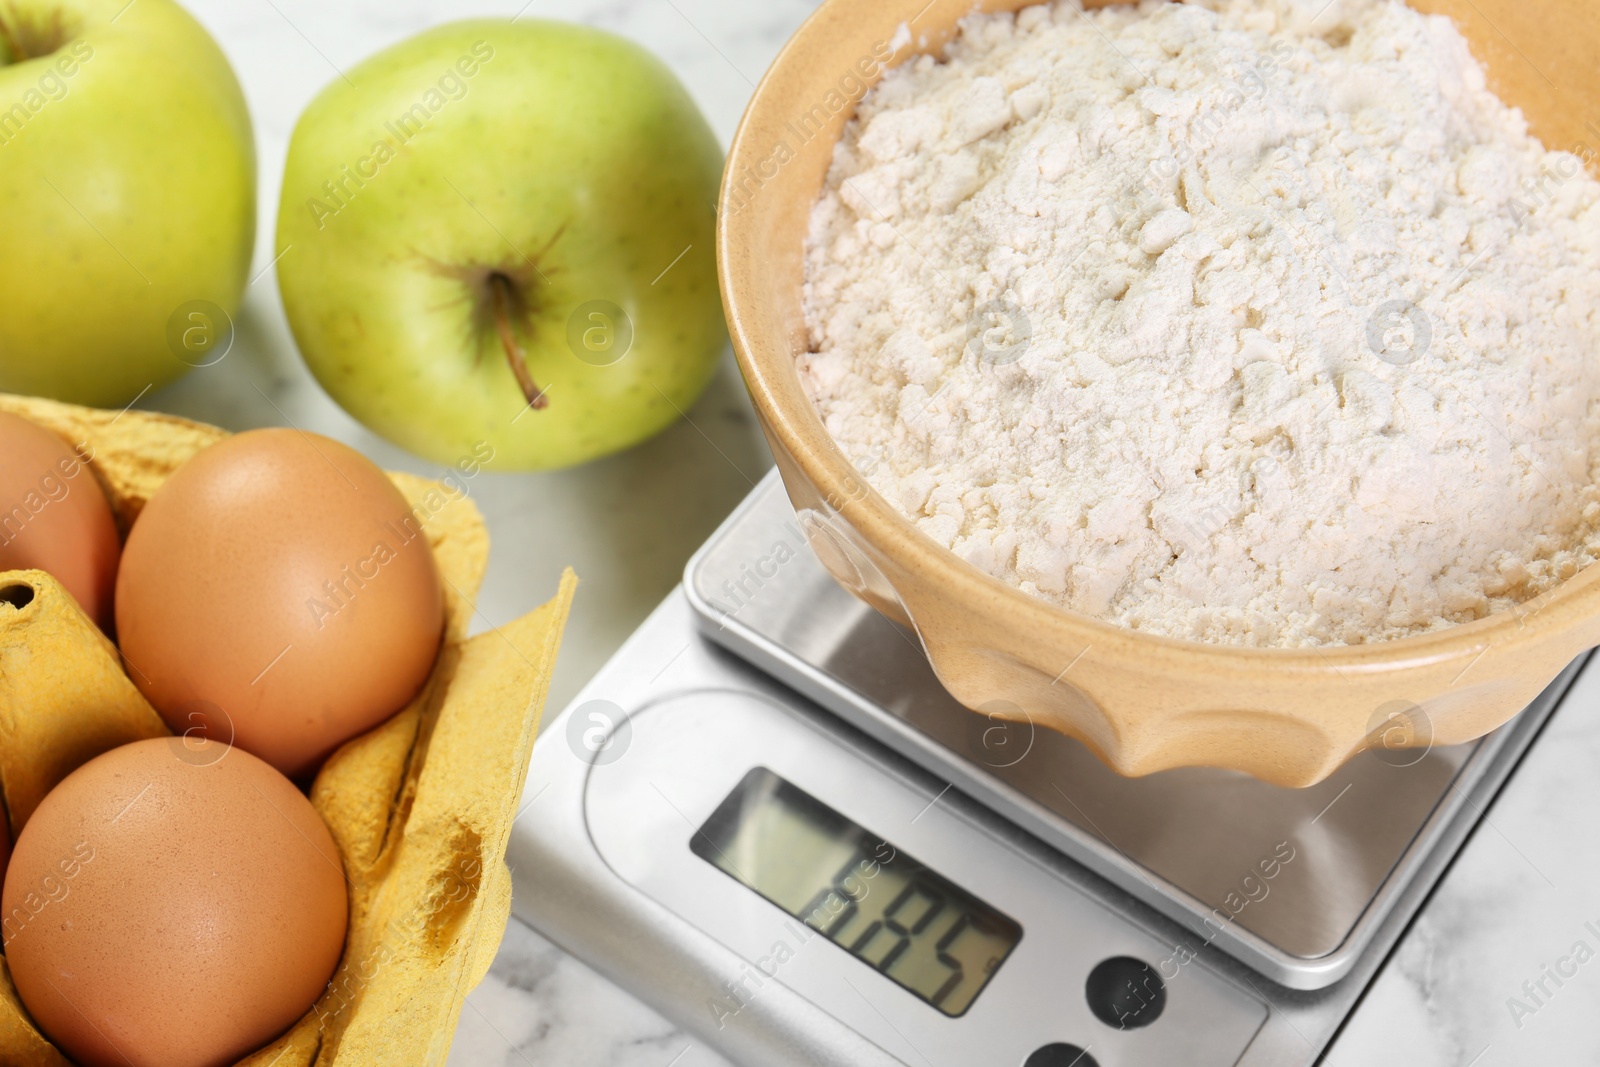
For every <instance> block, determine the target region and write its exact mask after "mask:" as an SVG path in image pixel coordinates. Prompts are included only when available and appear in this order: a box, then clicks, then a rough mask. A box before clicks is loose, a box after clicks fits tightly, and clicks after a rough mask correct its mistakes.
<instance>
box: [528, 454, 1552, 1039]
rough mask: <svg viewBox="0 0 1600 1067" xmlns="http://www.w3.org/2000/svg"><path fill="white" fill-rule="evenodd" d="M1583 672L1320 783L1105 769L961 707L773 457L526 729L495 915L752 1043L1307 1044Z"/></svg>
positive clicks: (1331, 1026) (1382, 954) (1358, 986)
mask: <svg viewBox="0 0 1600 1067" xmlns="http://www.w3.org/2000/svg"><path fill="white" fill-rule="evenodd" d="M1581 666H1582V663H1581V661H1580V662H1579V663H1574V664H1573V665H1572V666H1571V667H1569V668H1568V669H1567V671H1566V672H1564V673H1563V674H1562V676H1561V677H1560V678H1558V679H1557V680H1556V682H1555V683H1553V684H1552V685H1551V686H1550V688H1549V689H1548V690H1546V692H1545V693H1543V694H1542V695H1541V696H1540V697H1539V699H1538V700H1536V701H1535V702H1534V703H1533V704H1532V705H1531V706H1530V707H1529V708H1528V709H1527V710H1526V711H1525V712H1523V713H1522V714H1521V715H1520V716H1519V717H1518V718H1517V719H1516V720H1514V721H1513V722H1512V723H1510V724H1508V725H1507V726H1505V727H1503V728H1502V729H1500V730H1499V731H1497V732H1496V733H1494V734H1492V735H1490V736H1489V737H1487V738H1485V739H1483V740H1481V741H1479V742H1476V743H1474V744H1471V745H1462V746H1456V747H1451V748H1435V749H1432V750H1426V749H1397V750H1392V751H1381V752H1378V751H1375V752H1369V753H1365V754H1363V755H1362V756H1360V757H1357V758H1356V759H1354V760H1352V761H1351V762H1349V763H1348V764H1347V765H1346V766H1344V767H1343V768H1342V769H1340V770H1339V771H1338V772H1337V773H1335V774H1334V775H1333V776H1332V777H1331V778H1329V779H1328V780H1327V781H1325V782H1323V783H1322V784H1320V785H1318V786H1315V787H1313V788H1310V789H1304V790H1295V789H1283V788H1278V787H1275V786H1270V785H1266V784H1263V783H1261V782H1259V781H1257V780H1255V779H1253V778H1250V777H1248V776H1245V775H1242V774H1238V773H1234V772H1229V771H1218V770H1203V769H1184V770H1174V771H1167V772H1164V773H1161V774H1156V775H1152V776H1149V777H1146V778H1141V779H1127V778H1122V777H1120V776H1118V775H1117V774H1116V773H1114V772H1113V771H1111V770H1109V769H1108V768H1106V767H1105V766H1104V765H1103V764H1102V763H1100V761H1099V760H1098V759H1096V758H1095V757H1094V756H1093V755H1092V754H1091V753H1090V752H1089V751H1088V750H1087V749H1085V748H1084V747H1083V746H1081V745H1080V744H1078V743H1077V742H1075V741H1071V740H1068V739H1066V738H1063V737H1061V736H1059V735H1057V734H1054V733H1052V732H1050V731H1048V730H1045V729H1043V728H1040V729H1037V730H1035V729H1033V728H1031V727H1029V726H1028V725H1027V724H1026V723H1022V724H1015V723H1007V722H1004V721H1002V720H1000V719H991V718H989V717H986V716H984V715H982V714H978V713H974V712H970V711H967V710H966V709H965V708H962V707H961V706H960V705H959V704H957V703H956V702H955V701H954V700H953V699H952V698H951V697H950V696H949V695H948V694H947V693H946V692H945V691H944V690H943V689H942V688H941V687H940V686H939V684H938V682H937V680H936V679H935V677H934V675H933V673H932V670H931V669H930V667H929V666H928V662H927V660H926V659H925V658H924V657H923V655H922V652H921V650H920V647H919V646H918V644H917V640H916V637H915V635H914V634H912V633H910V632H908V631H906V630H904V629H903V628H901V627H899V626H897V625H895V624H893V623H891V622H889V621H888V620H887V619H885V618H884V617H883V616H881V615H879V614H878V613H877V612H875V611H874V610H873V609H871V608H870V607H868V606H867V605H865V604H863V603H861V602H860V601H858V600H856V599H855V598H854V597H852V596H851V595H850V594H849V593H847V592H845V591H844V590H843V589H841V588H840V587H839V586H837V585H836V584H835V583H834V581H833V579H832V578H831V577H830V576H829V575H828V574H827V572H826V571H824V570H823V568H822V566H821V565H820V564H819V563H818V562H817V560H816V559H815V557H814V556H812V555H811V553H810V551H809V549H808V548H807V547H806V536H805V531H804V528H803V527H802V525H801V523H800V521H799V520H797V518H796V516H795V513H794V511H793V509H792V508H791V506H790V504H789V501H788V498H787V497H786V496H785V494H784V491H783V487H782V484H781V483H780V482H779V481H778V479H777V476H776V474H773V475H769V476H768V477H767V479H766V480H765V481H763V482H762V484H761V485H760V486H759V487H758V488H757V489H756V490H755V491H754V492H753V493H752V494H751V495H750V497H749V498H748V499H746V501H745V502H744V503H743V504H742V505H741V506H740V507H739V509H738V510H737V511H736V512H735V513H734V514H733V515H732V516H731V517H730V518H729V519H728V520H727V521H726V522H725V523H724V524H723V526H722V527H721V528H720V529H719V530H718V531H717V533H716V534H715V535H714V536H713V537H712V538H711V540H710V541H709V542H707V543H706V545H705V546H704V547H703V548H702V549H701V550H700V551H699V552H698V553H697V554H696V555H695V557H694V559H692V560H691V561H690V563H689V566H688V568H687V570H686V571H685V575H684V581H683V584H682V586H680V587H679V588H678V589H677V590H675V591H674V592H673V593H672V595H671V596H669V597H668V598H667V600H666V601H665V602H664V603H663V604H662V605H661V606H660V607H659V608H658V609H657V610H656V611H655V612H654V613H653V614H652V615H651V616H650V618H649V619H648V620H647V621H646V622H645V623H644V625H643V626H641V627H640V628H639V630H638V631H637V632H636V633H635V634H634V635H633V636H632V637H631V638H630V639H629V640H628V642H627V643H626V644H625V645H623V646H622V648H621V649H620V650H619V651H618V652H617V654H616V655H615V656H614V657H613V658H612V659H611V661H610V662H609V663H608V664H607V665H606V667H605V668H604V669H603V670H602V671H601V672H600V673H599V674H598V675H597V676H596V677H595V678H594V679H593V681H591V682H590V683H589V685H587V686H586V687H585V688H584V689H583V691H582V692H581V693H580V694H579V695H578V696H577V698H576V699H575V700H574V701H573V703H572V704H571V705H570V706H569V707H568V708H566V709H565V710H564V711H563V712H562V713H561V715H560V716H559V717H557V718H556V719H555V720H554V721H553V722H552V723H551V724H550V725H549V726H548V727H547V728H546V729H545V731H544V734H543V736H542V737H541V738H540V740H539V742H538V744H537V745H536V746H535V747H534V753H533V758H532V762H531V764H530V768H529V773H528V787H527V792H526V794H525V798H524V805H525V813H526V817H522V818H519V819H518V821H517V822H516V824H515V826H514V828H513V832H512V838H511V842H510V847H509V849H508V857H507V858H508V862H509V863H510V864H511V867H512V871H513V877H514V880H515V898H514V902H513V908H514V910H515V912H516V914H517V915H518V916H520V917H521V918H522V919H524V920H525V921H527V922H528V923H530V924H531V925H533V926H534V927H535V928H537V929H538V930H540V931H541V932H542V933H543V934H545V935H546V936H547V937H549V938H550V939H551V940H552V941H554V942H555V943H557V944H558V945H560V946H562V947H563V948H564V949H566V950H567V951H569V952H571V953H572V954H574V955H576V956H577V957H579V958H581V959H583V960H584V961H586V962H587V963H589V964H590V965H591V966H593V967H595V968H596V969H597V970H599V971H600V972H601V973H603V974H605V975H606V976H607V977H609V978H610V979H612V980H613V981H615V982H616V983H617V984H619V985H621V986H622V987H624V988H625V989H628V990H629V991H631V992H632V993H634V994H635V995H636V996H638V997H639V998H640V999H641V1000H644V1001H645V1002H647V1003H649V1004H651V1005H652V1006H653V1007H655V1008H656V1009H657V1010H659V1011H660V1012H661V1013H663V1014H664V1015H666V1016H667V1017H669V1018H671V1019H672V1020H674V1021H675V1022H677V1023H678V1024H680V1025H681V1026H683V1027H684V1028H686V1029H687V1030H689V1031H691V1032H692V1033H694V1034H696V1035H697V1036H699V1037H700V1038H701V1039H703V1040H704V1041H705V1042H706V1043H707V1044H709V1045H710V1046H712V1047H713V1048H715V1049H717V1050H718V1051H719V1052H721V1053H722V1054H723V1055H725V1056H727V1057H728V1058H729V1059H731V1060H733V1061H734V1062H736V1063H738V1064H741V1065H748V1067H791V1065H792V1067H800V1065H810V1067H814V1065H818V1064H821V1065H827V1067H894V1065H905V1067H917V1065H920V1067H957V1065H959V1067H1068V1065H1076V1067H1096V1065H1098V1067H1155V1065H1170V1064H1186V1065H1191V1067H1200V1065H1211V1064H1218V1065H1221V1064H1242V1065H1253V1067H1266V1065H1272V1067H1281V1065H1291V1064H1294V1065H1298V1064H1310V1063H1314V1062H1315V1061H1316V1060H1317V1059H1318V1058H1319V1057H1320V1056H1321V1055H1322V1053H1323V1052H1324V1050H1325V1049H1326V1048H1327V1046H1328V1043H1329V1042H1330V1041H1331V1040H1332V1038H1333V1037H1334V1035H1335V1034H1336V1033H1337V1031H1338V1028H1339V1027H1340V1025H1341V1024H1342V1022H1343V1021H1344V1019H1345V1018H1346V1017H1347V1016H1348V1015H1349V1013H1350V1012H1351V1011H1352V1009H1353V1008H1354V1007H1355V1005H1356V1003H1357V1002H1358V1000H1359V999H1360V997H1361V995H1362V992H1363V991H1364V990H1365V989H1366V987H1367V986H1368V984H1369V983H1370V981H1371V980H1372V978H1373V977H1374V975H1375V974H1376V973H1377V971H1378V969H1379V968H1380V967H1381V965H1382V963H1383V961H1384V959H1385V958H1386V957H1387V956H1388V954H1389V951H1390V950H1391V949H1392V948H1393V946H1394V944H1395V943H1396V941H1397V940H1398V939H1399V937H1400V935H1401V934H1402V932H1403V931H1404V929H1405V927H1406V926H1407V924H1408V923H1409V922H1410V920H1411V918H1412V916H1413V915H1414V914H1415V912H1416V910H1417V909H1418V907H1419V906H1420V905H1421V903H1422V901H1423V900H1424V898H1425V897H1426V896H1427V894H1428V893H1429V891H1430V890H1431V889H1432V887H1433V885H1434V884H1435V882H1436V881H1437V880H1438V878H1439V876H1440V875H1441V874H1442V872H1443V870H1444V868H1445V867H1446V866H1447V865H1448V864H1449V862H1450V860H1451V858H1452V857H1453V856H1454V855H1455V854H1456V852H1457V850H1458V849H1459V848H1460V846H1461V845H1462V843H1463V841H1464V840H1465V838H1466V837H1467V835H1468V834H1469V833H1470V832H1471V830H1472V828H1473V827H1474V826H1475V825H1476V823H1477V821H1478V820H1479V818H1480V817H1481V816H1482V815H1483V812H1484V810H1485V808H1486V807H1487V806H1488V804H1489V803H1490V802H1491V800H1492V799H1493V797H1494V795H1495V793H1496V792H1497V791H1498V789H1499V788H1500V786H1501V784H1502V783H1503V782H1504V781H1505V779H1506V777H1507V775H1508V774H1509V773H1510V771H1511V769H1512V767H1513V766H1514V765H1515V763H1516V762H1517V760H1518V759H1519V758H1520V757H1521V755H1522V753H1523V752H1524V751H1525V750H1526V748H1527V746H1528V744H1529V743H1530V742H1531V741H1532V740H1533V738H1534V737H1535V736H1536V735H1537V733H1538V731H1539V730H1540V728H1541V727H1542V726H1543V724H1544V722H1545V721H1546V720H1547V719H1548V717H1549V715H1550V714H1551V712H1552V711H1553V710H1554V708H1555V705H1556V703H1557V702H1558V701H1559V699H1560V697H1561V695H1562V693H1563V692H1565V690H1566V689H1567V687H1568V686H1569V685H1570V683H1571V681H1572V679H1573V678H1574V677H1575V676H1576V674H1577V672H1578V671H1579V670H1580V669H1581Z"/></svg>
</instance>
